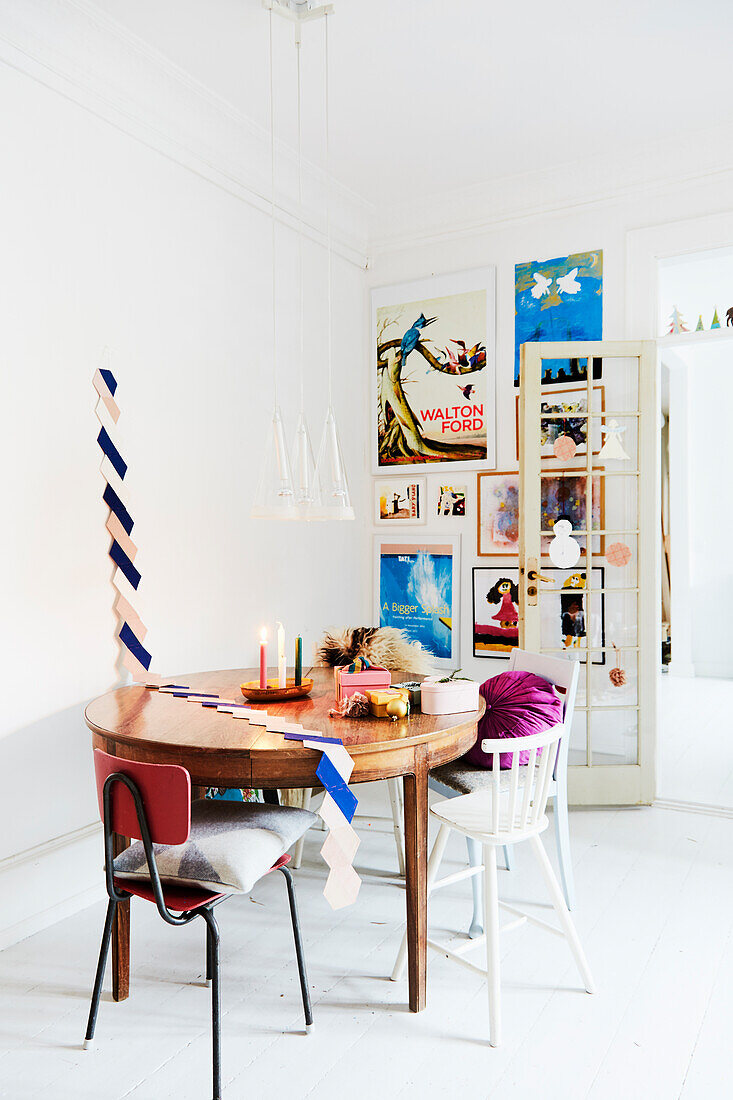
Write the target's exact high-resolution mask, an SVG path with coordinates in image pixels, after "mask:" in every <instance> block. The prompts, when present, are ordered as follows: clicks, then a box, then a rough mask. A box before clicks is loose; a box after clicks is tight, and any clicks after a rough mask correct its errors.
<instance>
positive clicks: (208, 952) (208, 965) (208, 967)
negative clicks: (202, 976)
mask: <svg viewBox="0 0 733 1100" xmlns="http://www.w3.org/2000/svg"><path fill="white" fill-rule="evenodd" d="M212 971H213V968H212V965H211V939H210V936H209V926H208V924H207V925H206V984H207V985H211V979H212Z"/></svg>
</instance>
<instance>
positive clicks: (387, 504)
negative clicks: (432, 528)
mask: <svg viewBox="0 0 733 1100" xmlns="http://www.w3.org/2000/svg"><path fill="white" fill-rule="evenodd" d="M426 505H427V502H426V499H425V478H424V477H416V478H412V479H410V478H389V479H388V480H385V481H377V482H375V484H374V510H375V511H374V520H375V522H376V523H379V524H382V523H391V524H395V525H396V524H400V523H412V524H415V523H425V509H426Z"/></svg>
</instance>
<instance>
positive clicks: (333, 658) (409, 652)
mask: <svg viewBox="0 0 733 1100" xmlns="http://www.w3.org/2000/svg"><path fill="white" fill-rule="evenodd" d="M357 657H366V659H367V660H368V661H371V663H372V664H373V665H381V666H382V668H388V669H399V670H400V671H403V672H415V673H418V674H426V673H428V672H433V659H432V657H431V656H430V654H429V653H428V651H427V650H426V649H423V647H422V646H421V645H420V643H419V642H411V641H410V639H409V638H408V637H407V635H406V634H405V632H404V630H398V629H397V628H396V627H394V626H379V627H377V626H357V627H348V626H346V627H343V629H340V630H327V631H326V633H325V634H324V635H323V638H322V639H321V642H320V644H319V646H318V647H317V649H316V661H317V662H320V663H321V664H324V665H331V666H332V667H333V666H335V665H349V664H351V662H352V661H354V660H356V658H357Z"/></svg>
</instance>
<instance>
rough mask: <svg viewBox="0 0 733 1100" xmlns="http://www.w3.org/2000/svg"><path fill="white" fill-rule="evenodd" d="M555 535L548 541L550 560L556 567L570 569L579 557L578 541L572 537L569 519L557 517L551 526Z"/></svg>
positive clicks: (571, 526)
mask: <svg viewBox="0 0 733 1100" xmlns="http://www.w3.org/2000/svg"><path fill="white" fill-rule="evenodd" d="M552 530H553V531H554V532H555V537H554V539H552V541H551V542H550V560H551V562H552V564H553V565H556V566H557V568H558V569H572V568H573V566H574V565H577V563H578V559H579V558H580V543H579V542H578V541H577V539H574V538H573V537H572V530H573V525H572V523H571V522H570V520H569V519H558V520H557V521H556V522H555V523H554V524H553V526H552Z"/></svg>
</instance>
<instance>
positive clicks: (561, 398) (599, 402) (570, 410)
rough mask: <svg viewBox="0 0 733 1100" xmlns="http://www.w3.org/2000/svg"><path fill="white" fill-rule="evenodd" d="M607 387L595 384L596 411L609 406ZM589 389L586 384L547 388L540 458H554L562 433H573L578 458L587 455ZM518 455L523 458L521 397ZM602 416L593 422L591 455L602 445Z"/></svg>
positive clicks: (517, 404)
mask: <svg viewBox="0 0 733 1100" xmlns="http://www.w3.org/2000/svg"><path fill="white" fill-rule="evenodd" d="M605 400H606V398H605V387H604V386H594V387H593V406H594V407H593V411H594V412H603V411H604V409H605V407H606V405H605ZM587 412H588V391H587V390H586V388H585V386H578V387H577V388H575V387H570V386H565V387H563V388H562V389H557V390H543V391H542V394H541V400H540V428H539V432H540V458H554V457H555V452H554V451H553V447H554V444H555V440H556V439H558V438H559V437H560V436H561V435H569V436H570V438H571V439H572V440H573V442H574V443H575V446H576V447H577V450H576V452H575V454H576V456H577V457H578V458H582V457H583V456H584V455H585V454H587V439H588V423H589V422H588V419H587V416H586V414H587ZM515 424H516V439H517V447H516V454H517V458H519V397H517V398H516V412H515ZM603 424H604V421H603V420H602V419H598V420H595V419H594V420H593V422H592V428H591V433H592V448H591V454H594V455H597V454H598V452H599V451H600V449H601V446H602V436H601V428H602V426H603Z"/></svg>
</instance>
